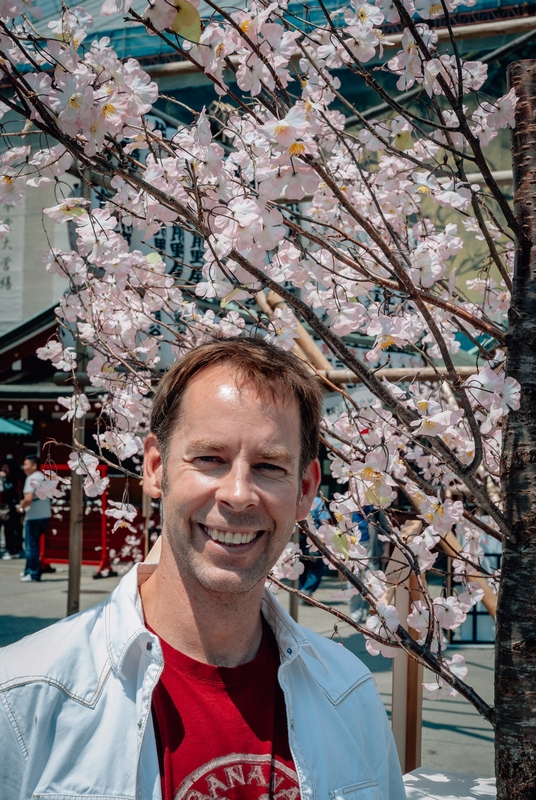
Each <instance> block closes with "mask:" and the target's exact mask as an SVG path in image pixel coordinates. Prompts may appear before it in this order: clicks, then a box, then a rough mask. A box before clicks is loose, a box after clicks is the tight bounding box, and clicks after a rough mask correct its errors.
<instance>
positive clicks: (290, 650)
mask: <svg viewBox="0 0 536 800" xmlns="http://www.w3.org/2000/svg"><path fill="white" fill-rule="evenodd" d="M287 653H288V654H289V656H291V655H292V649H291V648H290V647H289V648H288V650H287Z"/></svg>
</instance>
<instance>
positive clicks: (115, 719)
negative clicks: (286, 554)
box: [0, 564, 406, 800]
mask: <svg viewBox="0 0 536 800" xmlns="http://www.w3.org/2000/svg"><path fill="white" fill-rule="evenodd" d="M154 569H155V565H154V564H140V565H138V566H137V567H135V568H134V569H132V570H131V571H130V572H129V573H128V574H127V575H126V576H125V577H124V578H123V579H122V581H121V582H120V583H119V585H118V586H117V588H116V589H115V591H114V592H113V593H112V594H111V595H110V596H109V597H108V598H107V599H106V600H105V601H104V602H103V603H101V604H100V605H97V606H95V607H94V608H91V609H89V610H88V611H84V612H82V613H81V614H77V615H75V616H73V617H69V618H68V619H65V620H62V621H61V622H58V623H56V624H55V625H52V626H51V627H49V628H45V629H44V630H42V631H40V632H39V633H36V634H34V635H33V636H29V637H27V638H25V639H23V640H22V641H20V642H17V643H16V644H13V645H10V646H9V647H6V648H4V649H2V650H0V701H1V702H0V798H1V800H81V798H85V799H86V800H88V799H89V800H161V791H160V776H159V772H158V758H157V750H156V743H155V735H154V730H153V724H152V715H151V696H152V693H153V689H154V687H155V685H156V683H157V681H158V679H159V677H160V673H161V672H162V668H163V658H162V650H161V647H160V643H159V640H158V638H157V637H156V636H153V635H152V634H151V633H150V632H149V631H148V630H147V628H146V627H145V625H144V622H143V613H142V607H141V600H140V595H139V591H138V583H141V582H143V580H144V579H145V578H146V577H147V575H148V574H149V573H150V572H151V571H152V570H154ZM262 611H263V614H264V617H265V619H266V620H267V622H268V624H269V625H270V626H271V628H272V629H273V631H274V633H275V636H276V639H277V643H278V646H279V650H280V653H281V666H280V668H279V681H280V684H281V687H282V689H283V692H284V695H285V701H286V708H287V718H288V735H289V743H290V748H291V751H292V755H293V758H294V762H295V767H296V772H297V774H298V779H299V784H300V791H301V800H405V797H406V795H405V792H404V787H403V784H402V777H401V774H400V767H399V763H398V758H397V753H396V749H395V745H394V742H393V738H392V736H391V731H390V727H389V724H388V721H387V717H386V715H385V711H384V709H383V705H382V703H381V700H380V698H379V695H378V692H377V689H376V685H375V683H374V679H373V677H372V675H371V673H370V672H369V671H368V669H367V668H366V667H365V666H364V665H363V664H362V663H361V661H359V659H357V658H356V657H355V656H353V655H352V654H351V653H350V652H349V651H348V650H345V649H344V648H343V647H341V645H339V644H335V643H334V642H332V641H330V640H329V639H325V638H324V637H322V636H319V635H317V634H315V633H312V632H311V631H309V630H307V629H305V628H303V627H302V626H301V625H298V624H296V623H295V622H294V621H293V620H292V619H291V618H290V617H289V615H288V614H287V613H286V612H285V611H284V610H283V608H282V607H281V605H280V604H279V603H278V602H277V600H276V599H275V598H274V597H273V595H272V594H271V593H270V592H269V591H266V592H265V594H264V598H263V604H262ZM213 800H217V798H213Z"/></svg>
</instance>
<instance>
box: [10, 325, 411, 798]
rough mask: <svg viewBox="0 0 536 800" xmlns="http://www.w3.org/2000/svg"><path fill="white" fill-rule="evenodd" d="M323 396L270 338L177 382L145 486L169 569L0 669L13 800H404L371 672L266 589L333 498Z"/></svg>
mask: <svg viewBox="0 0 536 800" xmlns="http://www.w3.org/2000/svg"><path fill="white" fill-rule="evenodd" d="M320 408H321V395H320V390H319V388H318V387H317V385H316V384H315V382H314V379H313V378H312V377H311V375H310V374H309V373H308V372H307V371H306V369H305V368H304V367H303V366H302V365H301V363H300V362H299V361H297V360H296V359H295V358H294V357H293V356H292V355H291V354H288V353H285V352H283V351H281V350H279V349H277V348H275V347H273V346H272V345H270V344H268V343H266V342H264V341H262V340H259V339H254V338H252V339H246V338H241V339H239V338H231V339H227V340H216V341H213V342H210V343H208V344H204V345H201V346H200V347H198V348H196V349H195V350H193V351H191V352H190V353H189V354H188V355H186V356H185V357H184V358H183V359H182V360H181V361H180V362H179V363H178V364H176V365H175V366H174V367H173V368H172V369H171V370H170V371H169V372H168V374H167V375H166V376H165V377H164V378H163V380H162V382H161V383H160V386H159V388H158V390H157V392H156V396H155V399H154V407H153V413H152V418H151V434H150V435H149V436H148V437H147V441H146V446H145V465H144V469H145V474H144V489H145V492H146V493H147V494H149V495H150V496H151V497H153V498H161V499H162V507H163V533H162V537H161V540H160V541H161V542H162V545H161V555H160V559H159V563H158V564H148V563H146V564H142V565H138V566H137V567H135V568H134V569H132V570H131V571H130V572H129V573H128V574H127V575H126V576H125V578H123V580H122V581H121V583H120V584H119V586H118V587H117V588H116V590H115V591H114V592H113V593H112V594H111V595H110V597H109V598H108V599H107V600H106V601H105V602H104V603H103V604H102V605H100V606H95V607H94V608H92V609H90V610H89V611H86V612H83V613H81V614H78V615H76V616H74V617H71V618H69V619H66V620H63V621H62V622H59V623H57V624H56V625H54V626H52V627H50V628H48V629H45V630H44V631H41V632H40V633H37V634H35V635H34V636H31V637H28V638H27V639H24V640H22V641H21V642H19V643H17V644H15V645H12V646H11V647H9V648H6V649H5V650H4V651H3V652H2V654H1V655H0V698H1V699H2V701H3V713H2V716H0V740H1V741H2V759H0V781H1V792H2V793H1V797H2V800H30V798H36V800H37V798H39V799H40V800H47V798H50V800H60V799H61V800H65V799H66V798H69V800H77V799H78V798H82V797H84V798H91V797H93V798H95V800H96V798H99V800H104V799H106V800H112V799H113V800H160V798H161V797H162V798H163V800H224V799H225V800H237V799H238V798H240V800H261V799H262V800H271V799H272V798H273V800H295V799H299V798H300V797H301V800H306V798H310V800H328V798H341V800H342V798H348V800H354V798H355V800H402V799H403V798H405V794H404V789H403V785H402V781H401V775H400V768H399V765H398V759H397V756H396V750H395V748H394V744H393V740H392V736H391V732H390V729H389V725H388V722H387V718H386V715H385V712H384V709H383V707H382V704H381V701H380V699H379V696H378V693H377V690H376V686H375V684H374V681H373V678H372V676H371V674H370V673H369V671H368V670H367V669H366V668H365V667H364V666H363V664H362V663H361V662H360V661H359V660H358V659H356V658H355V657H354V656H353V655H352V654H351V653H349V652H348V651H346V650H345V649H344V648H343V647H341V646H340V645H338V644H335V643H333V642H332V641H330V640H329V639H325V638H323V637H321V636H318V635H316V634H313V633H311V632H310V631H307V630H306V629H304V628H302V627H301V626H299V625H297V624H296V623H295V622H293V620H292V619H291V618H290V617H289V616H288V615H287V614H286V613H285V611H284V610H283V609H282V608H281V606H280V605H279V603H278V602H277V601H276V600H275V599H274V597H273V596H272V594H271V593H270V592H269V591H266V590H265V589H264V582H265V578H266V576H267V575H268V573H269V571H270V569H271V568H272V566H273V565H274V563H275V562H276V560H277V559H278V557H279V555H280V554H281V552H282V551H283V549H284V547H285V546H286V544H287V543H288V541H289V539H290V536H291V534H292V531H293V528H294V525H295V520H296V519H302V518H304V517H306V516H307V514H308V513H309V509H310V507H311V505H312V502H313V499H314V497H315V494H316V490H317V488H318V483H319V478H320V469H319V464H318V460H317V457H316V455H317V449H318V437H319V422H320Z"/></svg>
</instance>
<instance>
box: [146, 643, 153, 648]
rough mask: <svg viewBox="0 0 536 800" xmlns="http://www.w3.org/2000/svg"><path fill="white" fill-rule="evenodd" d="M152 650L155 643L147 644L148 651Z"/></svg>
mask: <svg viewBox="0 0 536 800" xmlns="http://www.w3.org/2000/svg"><path fill="white" fill-rule="evenodd" d="M152 649H153V643H152V642H147V650H152Z"/></svg>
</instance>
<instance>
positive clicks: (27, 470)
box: [22, 458, 37, 475]
mask: <svg viewBox="0 0 536 800" xmlns="http://www.w3.org/2000/svg"><path fill="white" fill-rule="evenodd" d="M36 470H37V464H36V463H35V462H34V461H30V459H29V458H25V459H24V461H23V462H22V471H23V472H24V474H25V475H31V474H32V473H33V472H35V471H36Z"/></svg>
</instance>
